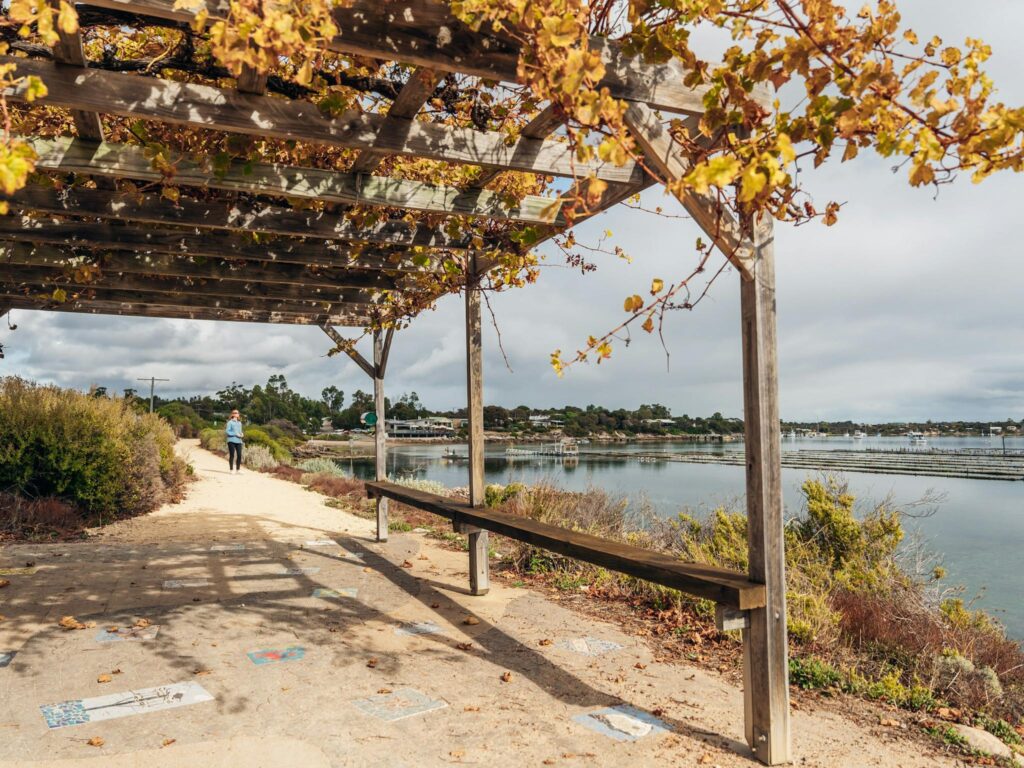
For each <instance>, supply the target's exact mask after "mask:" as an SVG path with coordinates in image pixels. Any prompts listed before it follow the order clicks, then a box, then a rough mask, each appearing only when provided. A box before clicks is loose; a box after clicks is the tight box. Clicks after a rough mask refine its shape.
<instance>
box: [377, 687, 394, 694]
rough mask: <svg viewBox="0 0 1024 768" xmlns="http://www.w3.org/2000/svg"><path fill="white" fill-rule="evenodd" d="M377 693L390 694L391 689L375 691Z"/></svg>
mask: <svg viewBox="0 0 1024 768" xmlns="http://www.w3.org/2000/svg"><path fill="white" fill-rule="evenodd" d="M377 693H381V694H384V693H391V689H390V688H378V689H377Z"/></svg>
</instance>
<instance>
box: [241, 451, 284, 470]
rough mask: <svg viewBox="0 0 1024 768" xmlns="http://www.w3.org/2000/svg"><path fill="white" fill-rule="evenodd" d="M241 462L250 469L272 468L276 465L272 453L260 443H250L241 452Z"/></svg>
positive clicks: (276, 462)
mask: <svg viewBox="0 0 1024 768" xmlns="http://www.w3.org/2000/svg"><path fill="white" fill-rule="evenodd" d="M242 463H243V464H245V466H247V467H249V468H250V469H255V470H264V469H274V468H275V467H276V466H277V465H278V461H277V459H275V458H274V455H273V454H272V453H271V452H270V451H269V450H268V449H267V448H265V447H264V446H262V445H250V446H248V447H247V448H246V449H245V451H243V453H242Z"/></svg>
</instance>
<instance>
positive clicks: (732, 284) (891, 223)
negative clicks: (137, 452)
mask: <svg viewBox="0 0 1024 768" xmlns="http://www.w3.org/2000/svg"><path fill="white" fill-rule="evenodd" d="M900 6H901V8H902V9H903V11H904V16H905V18H907V19H908V20H909V22H910V24H911V25H912V26H913V27H914V28H915V30H916V31H917V32H918V33H919V35H920V36H921V37H922V38H924V37H926V36H929V35H931V34H933V33H938V34H940V35H942V36H943V37H944V38H945V39H946V40H947V41H948V42H950V43H954V42H962V39H963V37H964V36H967V35H971V36H980V37H982V38H983V39H985V40H986V41H987V42H989V43H990V44H991V45H992V46H993V48H994V49H995V54H994V57H993V60H992V61H991V63H990V66H989V71H990V72H991V73H992V75H993V76H994V78H995V80H996V82H997V84H998V85H999V87H1000V96H1001V98H1002V99H1003V100H1004V101H1006V102H1007V103H1010V104H1021V103H1024V69H1022V67H1021V53H1020V48H1019V39H1018V38H1019V33H1020V30H1021V29H1024V3H1021V2H1017V1H1016V0H976V2H974V3H972V4H971V13H970V14H969V15H967V14H964V12H963V7H964V6H963V4H962V3H959V2H953V1H952V0H943V1H942V2H939V0H915V1H914V2H907V0H904V2H902V3H901V4H900ZM964 19H967V21H963V20H964ZM860 160H863V162H856V163H854V164H848V165H840V164H838V163H836V164H832V165H830V166H826V167H824V168H821V169H818V170H816V171H815V170H808V171H806V177H805V184H806V187H807V189H808V190H809V191H811V192H812V193H813V194H814V196H815V200H816V201H817V202H818V203H819V207H822V205H823V203H824V202H825V201H827V200H830V199H835V200H839V201H841V202H844V203H845V206H844V208H843V211H842V214H841V217H840V223H839V224H838V225H836V226H835V227H832V228H826V227H824V226H822V225H820V224H817V223H814V224H810V225H807V226H804V227H800V228H792V227H788V226H779V227H778V228H777V246H776V255H777V259H778V308H779V343H780V349H779V354H780V378H781V380H780V385H781V404H782V415H783V418H786V419H831V418H835V419H839V418H852V419H855V420H863V421H890V420H891V421H904V420H913V419H927V418H934V419H956V418H964V419H990V418H1005V417H1007V416H1012V417H1013V418H1017V419H1019V418H1021V417H1022V416H1024V317H1022V313H1021V309H1022V306H1024V266H1022V256H1024V248H1022V246H1021V231H1022V219H1024V194H1022V193H1024V179H1022V178H1021V177H1020V176H1013V175H1005V176H1002V177H996V178H992V179H990V180H988V181H986V182H985V183H983V184H982V185H980V186H976V185H972V184H971V183H970V181H969V179H961V180H959V181H958V182H957V183H956V184H954V185H951V186H947V187H944V188H943V189H942V191H941V193H940V194H939V195H938V196H936V195H935V194H934V191H933V190H915V189H911V188H910V187H909V186H908V185H907V184H906V182H905V175H904V174H903V173H902V172H900V173H898V174H895V175H894V174H893V173H892V171H891V169H890V168H889V165H890V163H887V162H886V161H884V160H881V159H879V158H876V157H874V156H870V155H862V157H861V158H860ZM644 202H645V204H646V205H648V206H654V205H663V206H664V207H665V209H666V210H667V211H670V212H672V213H682V211H681V208H680V207H679V206H678V205H676V204H675V203H674V202H673V201H671V200H669V199H667V198H663V197H662V195H661V193H659V192H650V193H648V194H647V196H646V198H645V201H644ZM604 229H611V230H612V231H613V232H614V241H615V242H616V243H617V244H619V245H622V246H623V247H624V248H625V249H626V250H627V251H628V252H629V253H630V254H631V255H632V256H633V257H634V261H633V263H632V264H626V263H624V262H622V261H620V260H617V259H614V258H607V257H603V258H601V259H598V260H597V262H598V265H599V269H598V270H597V271H596V272H595V273H591V274H589V275H586V276H581V275H580V274H579V273H578V272H574V271H571V270H569V269H566V268H564V267H560V266H558V264H559V261H560V259H559V257H558V256H557V255H554V254H551V264H552V266H551V267H549V268H546V269H545V270H544V274H543V276H542V279H541V280H540V281H539V283H538V284H537V285H534V286H530V287H528V288H526V289H524V290H521V291H517V292H514V293H509V294H504V295H500V296H495V297H493V298H492V305H493V307H494V310H495V313H496V316H497V322H498V325H499V327H500V330H501V335H502V339H503V341H504V347H505V350H506V352H507V353H508V358H509V364H510V366H511V370H509V368H507V367H506V365H505V361H504V359H503V358H502V356H501V353H500V352H499V350H498V348H497V338H496V335H495V332H494V330H493V328H490V327H488V329H487V333H486V335H485V339H484V344H485V349H486V355H485V369H484V370H485V391H486V398H487V402H490V403H497V404H501V405H506V406H514V405H518V404H527V405H530V406H536V407H549V406H558V405H564V404H567V403H571V404H586V403H600V404H604V405H607V406H611V407H635V406H636V405H638V404H640V403H652V402H659V403H663V404H665V405H667V406H669V407H670V408H671V409H672V411H673V413H676V414H679V415H681V414H683V413H689V414H694V415H695V414H710V413H711V412H714V411H721V412H723V413H725V414H728V415H741V404H742V398H741V391H740V357H739V304H738V292H739V291H738V280H739V278H738V276H737V275H736V274H735V273H727V274H724V275H723V276H722V277H721V278H720V279H719V281H718V282H717V283H716V284H715V286H714V287H713V288H712V292H711V294H710V295H709V297H708V299H707V300H706V301H705V302H704V303H702V304H701V305H700V306H699V307H698V308H697V309H696V310H695V311H694V312H692V313H679V314H676V315H674V316H672V317H671V318H670V319H669V320H668V321H667V323H666V341H667V344H668V349H669V353H670V356H669V358H667V359H666V355H665V353H664V351H663V350H662V349H661V346H660V343H659V342H658V340H657V338H656V337H651V336H647V335H646V334H643V333H642V332H641V337H639V338H638V337H634V343H633V344H632V345H630V346H629V348H628V349H627V348H623V347H622V346H621V345H619V346H618V347H617V348H616V350H615V353H614V355H613V357H612V359H611V360H610V361H607V362H605V363H603V364H601V365H600V366H597V365H589V366H577V367H573V368H572V369H570V370H569V371H568V372H567V373H566V375H565V376H564V378H562V379H557V378H556V377H555V376H554V374H553V372H552V371H551V368H550V366H549V364H548V357H549V355H550V353H551V352H552V351H553V350H555V349H562V350H563V351H564V352H566V353H570V352H571V351H572V350H575V349H577V348H579V347H580V346H581V345H582V343H583V342H584V341H585V339H586V337H587V335H588V334H591V333H594V334H599V333H601V332H604V331H606V330H608V329H609V328H611V327H613V326H614V325H615V324H617V323H618V322H619V321H620V320H621V317H622V300H623V298H624V296H625V295H627V294H628V293H634V292H636V293H643V292H644V291H645V289H646V286H648V285H649V284H650V280H651V278H653V277H660V278H663V279H665V280H666V282H668V281H670V280H671V279H672V278H673V277H677V276H681V275H684V274H686V273H687V272H689V269H690V268H691V266H692V264H693V248H692V244H693V242H694V239H695V238H696V236H697V234H698V229H697V227H696V225H695V224H693V223H692V222H691V221H689V220H686V219H676V218H672V219H669V218H659V217H655V216H652V215H650V214H645V213H642V212H638V211H631V210H625V209H622V208H620V209H616V210H613V211H611V212H608V213H606V214H604V215H602V216H599V217H597V218H595V219H593V220H591V222H588V223H587V224H585V225H583V226H582V227H581V228H580V235H581V239H586V236H587V235H589V236H590V239H591V240H593V238H596V237H597V235H598V233H600V232H601V231H602V230H604ZM13 322H15V323H17V325H18V328H17V330H16V331H9V330H8V329H7V327H6V323H3V322H0V343H3V344H4V345H5V347H6V350H7V357H6V359H5V360H2V361H0V374H4V375H6V374H17V375H21V376H25V377H28V378H32V379H38V380H43V381H51V382H56V383H58V384H61V385H66V386H72V387H79V388H86V387H88V386H89V385H90V384H100V385H104V386H107V387H108V388H111V389H117V390H120V389H123V388H124V387H127V386H139V385H138V384H137V383H136V381H135V379H136V378H137V377H146V376H159V377H162V378H169V379H171V381H170V382H169V383H168V384H166V385H163V387H162V392H164V393H175V394H177V393H194V392H212V391H215V390H216V389H219V388H221V387H222V386H224V385H226V384H229V383H230V382H232V381H237V382H240V383H244V384H247V385H251V384H253V383H257V382H262V381H265V380H266V379H267V377H268V376H269V375H271V374H274V373H283V374H285V375H286V376H287V378H288V381H289V382H290V383H291V385H292V386H293V387H294V388H295V389H297V390H299V391H301V392H304V393H306V394H309V395H312V396H317V395H318V393H319V392H320V390H321V389H322V388H323V387H324V386H326V385H328V384H334V385H337V386H339V387H341V388H342V389H343V390H345V391H346V392H347V393H351V392H352V391H354V390H356V389H364V390H366V389H369V386H368V384H369V383H368V381H367V379H366V377H365V376H364V375H363V374H362V372H361V371H360V370H359V369H358V368H357V367H356V366H355V365H354V364H352V363H351V362H348V361H347V359H339V358H327V357H326V356H325V353H326V351H327V349H328V348H329V346H330V344H329V343H328V340H327V338H326V337H325V336H324V335H323V333H322V332H321V331H320V330H318V329H316V328H301V327H297V328H288V327H283V326H269V325H246V324H240V323H209V322H193V321H181V320H151V319H144V318H109V317H108V318H102V317H92V316H75V315H65V314H56V313H38V312H23V311H17V312H14V313H13ZM488 325H489V321H488ZM387 388H388V391H389V394H398V393H401V392H405V391H410V390H415V391H416V392H417V393H418V394H419V395H420V398H421V399H422V400H423V401H424V402H425V403H426V404H427V405H429V406H432V407H436V408H451V407H458V406H460V405H461V404H463V403H464V401H465V373H464V332H463V328H462V305H461V299H460V298H459V297H449V298H448V299H446V300H444V301H442V302H441V303H440V304H439V305H438V307H437V310H436V311H434V312H430V313H427V314H425V315H423V316H421V317H420V318H418V319H417V320H416V321H415V322H414V323H413V326H412V327H411V328H410V329H408V330H406V331H403V332H400V333H399V334H397V335H396V337H395V344H394V348H393V351H392V357H391V362H390V363H389V381H388V383H387Z"/></svg>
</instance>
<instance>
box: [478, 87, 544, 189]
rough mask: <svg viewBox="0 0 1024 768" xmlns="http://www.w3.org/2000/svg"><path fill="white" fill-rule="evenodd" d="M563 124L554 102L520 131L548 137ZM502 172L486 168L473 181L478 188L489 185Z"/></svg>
mask: <svg viewBox="0 0 1024 768" xmlns="http://www.w3.org/2000/svg"><path fill="white" fill-rule="evenodd" d="M561 125H562V118H561V116H560V115H559V113H558V109H557V108H556V107H555V106H554V105H553V104H548V105H547V106H546V107H544V109H542V110H541V111H540V112H538V113H537V114H536V115H534V117H533V119H532V120H530V122H528V123H527V124H526V125H525V126H523V130H522V132H521V133H520V136H521V137H522V138H524V139H535V140H539V139H546V138H547V137H548V136H550V135H551V134H552V133H554V132H555V131H557V130H558V128H559V127H560V126H561ZM499 173H501V169H500V168H486V169H484V171H483V172H482V173H481V174H480V175H479V176H478V177H477V178H476V180H475V181H474V182H473V186H474V187H476V188H477V189H480V188H482V187H485V186H487V185H488V184H489V183H490V182H491V181H493V180H494V178H495V177H496V176H497V175H498V174H499Z"/></svg>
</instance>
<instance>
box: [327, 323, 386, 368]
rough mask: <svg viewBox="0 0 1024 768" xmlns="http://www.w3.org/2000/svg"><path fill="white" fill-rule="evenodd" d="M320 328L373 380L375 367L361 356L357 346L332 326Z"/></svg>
mask: <svg viewBox="0 0 1024 768" xmlns="http://www.w3.org/2000/svg"><path fill="white" fill-rule="evenodd" d="M320 327H321V329H322V330H323V332H324V333H326V334H327V335H328V336H329V337H330V339H331V341H333V342H334V343H335V344H336V345H337V346H338V348H339V349H341V351H342V352H344V353H345V354H346V355H348V357H349V358H351V360H352V362H353V363H355V364H356V365H358V366H359V367H360V368H362V370H363V373H365V374H366V375H367V376H369V377H370V378H371V379H372V378H373V374H374V368H373V366H372V365H370V363H369V362H368V361H367V359H366V358H365V357H363V356H362V355H361V354H360V352H359V350H358V349H356V348H355V346H353V345H352V344H351V343H349V341H348V340H347V339H345V338H344V337H343V336H342V335H341V334H340V333H338V332H337V331H336V330H334V328H332V327H331V326H330V324H328V323H324V324H323V325H321V326H320Z"/></svg>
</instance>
